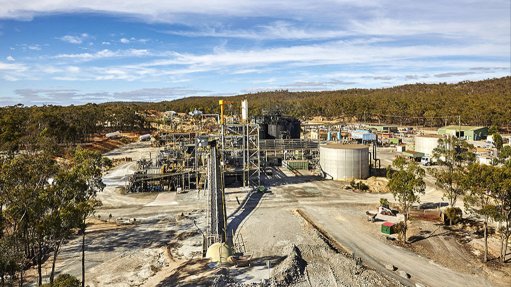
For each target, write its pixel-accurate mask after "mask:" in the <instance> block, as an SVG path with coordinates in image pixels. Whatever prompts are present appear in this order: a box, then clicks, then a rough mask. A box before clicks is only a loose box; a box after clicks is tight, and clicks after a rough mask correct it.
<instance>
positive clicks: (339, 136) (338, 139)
mask: <svg viewBox="0 0 511 287" xmlns="http://www.w3.org/2000/svg"><path fill="white" fill-rule="evenodd" d="M337 141H341V132H337Z"/></svg>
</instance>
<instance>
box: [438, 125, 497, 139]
mask: <svg viewBox="0 0 511 287" xmlns="http://www.w3.org/2000/svg"><path fill="white" fill-rule="evenodd" d="M438 134H439V135H452V136H455V137H458V138H462V139H466V140H472V141H478V140H482V139H486V137H487V136H488V128H487V127H476V126H445V127H443V128H439V129H438Z"/></svg>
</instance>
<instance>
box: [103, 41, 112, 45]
mask: <svg viewBox="0 0 511 287" xmlns="http://www.w3.org/2000/svg"><path fill="white" fill-rule="evenodd" d="M101 45H110V42H108V41H103V42H101Z"/></svg>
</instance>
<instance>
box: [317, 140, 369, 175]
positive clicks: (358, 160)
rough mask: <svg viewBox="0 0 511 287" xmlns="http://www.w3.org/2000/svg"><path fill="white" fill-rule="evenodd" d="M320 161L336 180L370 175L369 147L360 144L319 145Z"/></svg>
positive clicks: (327, 173) (328, 173)
mask: <svg viewBox="0 0 511 287" xmlns="http://www.w3.org/2000/svg"><path fill="white" fill-rule="evenodd" d="M319 162H320V165H321V169H322V170H323V172H325V173H326V176H327V177H331V178H333V179H334V180H352V179H366V178H367V177H369V147H368V146H366V145H360V144H339V143H334V144H326V145H321V146H320V147H319Z"/></svg>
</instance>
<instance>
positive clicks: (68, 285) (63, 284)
mask: <svg viewBox="0 0 511 287" xmlns="http://www.w3.org/2000/svg"><path fill="white" fill-rule="evenodd" d="M42 286H43V287H80V286H81V284H80V280H78V279H76V277H74V276H71V275H69V274H60V275H59V276H57V278H56V279H55V281H53V285H50V283H47V284H43V285H42Z"/></svg>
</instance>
